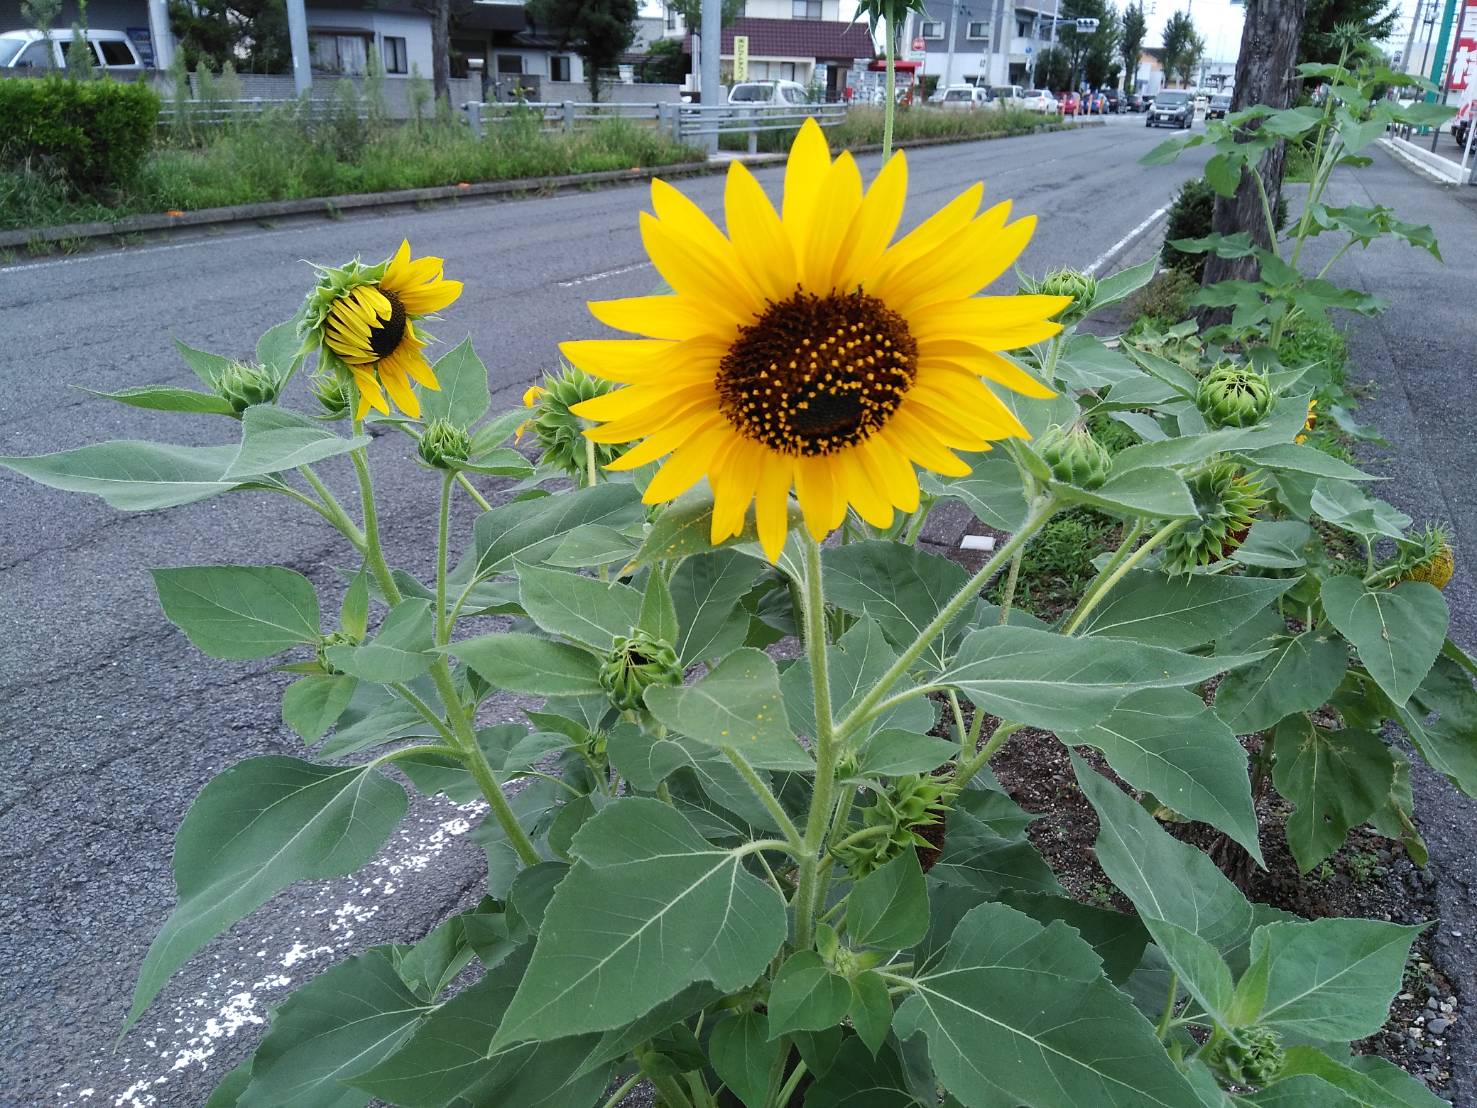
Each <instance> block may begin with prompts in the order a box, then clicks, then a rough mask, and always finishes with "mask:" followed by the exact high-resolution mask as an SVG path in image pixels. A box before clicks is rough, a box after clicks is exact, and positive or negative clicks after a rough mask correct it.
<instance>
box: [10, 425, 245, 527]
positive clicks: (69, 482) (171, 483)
mask: <svg viewBox="0 0 1477 1108" xmlns="http://www.w3.org/2000/svg"><path fill="white" fill-rule="evenodd" d="M235 457H236V447H234V446H173V445H170V444H169V443H162V442H133V441H130V440H126V439H125V440H122V441H118V442H100V443H96V444H94V445H92V446H82V447H78V448H77V449H76V450H63V451H60V452H59V453H56V454H39V455H37V456H36V457H34V458H5V457H0V466H5V467H6V468H7V469H13V470H15V472H17V473H19V474H20V475H21V476H23V477H29V478H30V479H31V480H32V481H37V482H39V483H41V484H43V485H49V486H51V487H52V488H54V489H63V490H65V491H66V492H85V493H91V494H92V495H93V496H98V497H101V498H102V499H103V500H104V501H106V502H107V503H108V504H109V505H111V506H112V507H114V508H118V509H121V510H122V511H126V512H144V511H148V510H149V509H151V508H173V507H175V506H177V505H180V504H190V503H193V502H194V501H196V500H204V499H205V498H206V497H209V496H217V495H219V494H220V493H223V492H230V491H231V490H232V489H234V488H236V487H237V486H238V482H236V481H234V480H227V479H226V477H225V476H224V475H225V472H226V467H227V466H229V465H230V464H231V462H232V461H233V460H234V459H235Z"/></svg>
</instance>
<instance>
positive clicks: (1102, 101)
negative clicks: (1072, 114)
mask: <svg viewBox="0 0 1477 1108" xmlns="http://www.w3.org/2000/svg"><path fill="white" fill-rule="evenodd" d="M1082 110H1083V111H1084V112H1085V113H1086V114H1088V115H1106V114H1107V112H1108V98H1107V97H1106V96H1104V95H1103V94H1102V93H1100V92H1084V93H1083V94H1082Z"/></svg>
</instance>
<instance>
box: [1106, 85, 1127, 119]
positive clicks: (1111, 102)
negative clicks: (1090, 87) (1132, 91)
mask: <svg viewBox="0 0 1477 1108" xmlns="http://www.w3.org/2000/svg"><path fill="white" fill-rule="evenodd" d="M1102 95H1103V99H1104V100H1106V101H1107V110H1108V111H1109V112H1111V113H1112V114H1114V115H1117V114H1118V113H1119V112H1121V111H1122V110H1123V94H1122V93H1121V92H1119V91H1118V90H1117V89H1115V88H1105V89H1103V93H1102Z"/></svg>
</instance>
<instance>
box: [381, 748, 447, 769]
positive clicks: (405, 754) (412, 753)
mask: <svg viewBox="0 0 1477 1108" xmlns="http://www.w3.org/2000/svg"><path fill="white" fill-rule="evenodd" d="M424 754H444V755H446V756H447V757H449V758H455V757H457V756H458V755H460V754H461V751H460V750H459V749H457V748H456V747H455V746H437V745H435V744H434V743H431V744H423V745H420V746H402V747H401V748H400V749H399V750H392V751H390V752H389V753H388V754H381V755H380V756H379V757H378V758H376V759H374V761H372V762H370V763H369V768H371V769H373V768H374V767H376V766H382V765H384V764H385V763H386V762H397V761H399V760H400V759H401V758H412V757H418V756H420V755H424Z"/></svg>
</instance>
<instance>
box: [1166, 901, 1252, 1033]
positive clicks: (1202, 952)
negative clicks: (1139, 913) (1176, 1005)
mask: <svg viewBox="0 0 1477 1108" xmlns="http://www.w3.org/2000/svg"><path fill="white" fill-rule="evenodd" d="M1144 922H1145V924H1146V925H1147V926H1148V928H1149V933H1150V934H1152V935H1153V936H1154V942H1155V943H1156V944H1157V945H1158V947H1159V950H1160V952H1161V953H1163V955H1164V957H1165V959H1166V960H1167V961H1168V962H1169V964H1170V966H1171V968H1173V969H1174V971H1175V972H1176V973H1177V974H1179V979H1180V983H1181V984H1182V985H1184V987H1185V989H1186V991H1187V992H1189V994H1190V995H1191V996H1193V997H1194V998H1195V1000H1196V1002H1197V1003H1198V1004H1199V1005H1200V1007H1201V1008H1202V1009H1203V1010H1204V1011H1205V1013H1206V1014H1207V1015H1209V1016H1211V1017H1212V1018H1213V1019H1214V1020H1215V1022H1216V1023H1218V1024H1220V1025H1221V1026H1222V1027H1234V1026H1236V1021H1235V1020H1232V1019H1231V1018H1230V1016H1229V1015H1228V1014H1227V1013H1228V1012H1229V1011H1230V1010H1231V1005H1232V1000H1233V997H1234V994H1235V985H1234V984H1233V983H1232V981H1231V970H1230V968H1229V967H1228V966H1227V965H1226V961H1225V959H1224V958H1222V957H1221V955H1220V952H1219V951H1217V950H1216V948H1215V947H1213V946H1211V945H1210V944H1209V943H1208V942H1206V941H1205V940H1204V939H1202V938H1201V937H1200V936H1199V935H1196V934H1195V933H1194V932H1193V931H1186V930H1185V929H1184V928H1183V927H1180V926H1179V925H1178V924H1174V923H1170V922H1169V921H1168V920H1162V919H1152V918H1150V919H1146V920H1145V921H1144Z"/></svg>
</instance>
